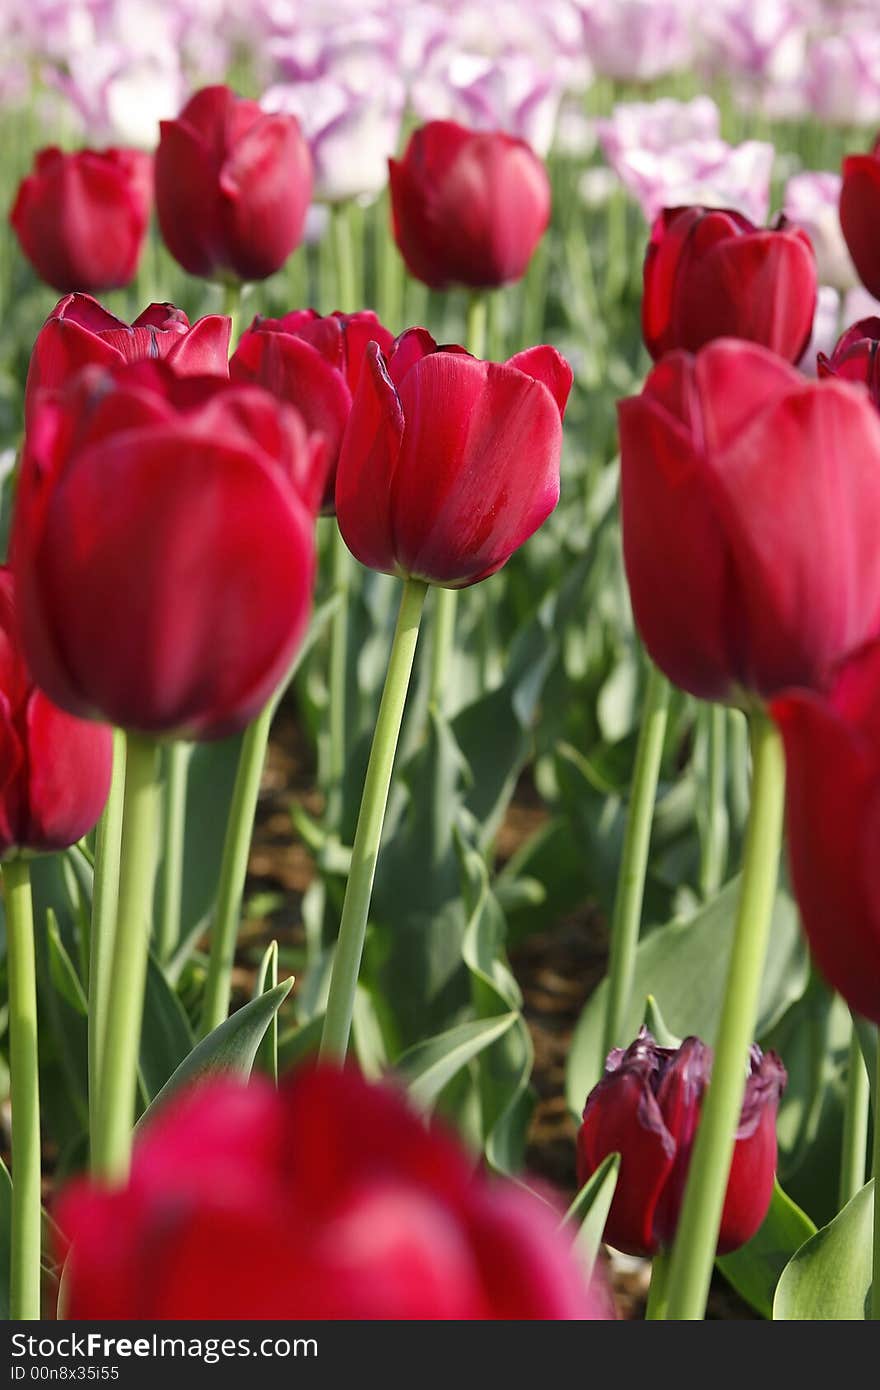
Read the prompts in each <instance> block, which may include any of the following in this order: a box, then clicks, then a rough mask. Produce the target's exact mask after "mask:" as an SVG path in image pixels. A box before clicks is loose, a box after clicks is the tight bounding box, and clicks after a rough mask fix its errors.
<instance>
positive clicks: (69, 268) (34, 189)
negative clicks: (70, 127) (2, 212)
mask: <svg viewBox="0 0 880 1390" xmlns="http://www.w3.org/2000/svg"><path fill="white" fill-rule="evenodd" d="M152 168H153V161H152V159H151V157H150V156H149V155H147V154H144V153H143V152H142V151H140V150H116V149H112V150H103V151H98V150H77V151H76V152H75V153H73V154H63V153H62V151H61V150H59V149H55V148H50V149H45V150H39V151H38V152H37V155H36V159H35V162H34V168H33V170H32V172H31V173H30V174H28V175H27V177H26V178H24V179H22V181H21V183H20V185H19V188H18V193H17V195H16V199H15V203H14V205H13V208H12V211H11V212H10V214H9V220H10V222H11V223H12V227H13V230H14V231H15V234H16V236H17V237H18V240H19V243H20V245H21V249H22V251H23V252H24V254H25V255H26V256H27V258H28V260H29V261H30V263H31V265H32V266H33V268H34V270H35V271H36V272H37V274H38V275H39V277H40V279H41V280H45V282H46V284H47V285H52V286H53V287H54V288H55V289H56V290H65V291H67V290H110V289H116V288H118V287H120V286H122V285H127V284H128V283H129V282H130V281H131V280H132V279H133V278H134V274H135V271H136V270H137V264H138V260H139V258H140V254H141V247H142V245H143V241H144V236H145V235H146V230H147V223H148V221H149V216H150V204H151V201H152V191H151V177H152Z"/></svg>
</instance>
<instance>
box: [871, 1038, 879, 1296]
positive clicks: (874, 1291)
mask: <svg viewBox="0 0 880 1390" xmlns="http://www.w3.org/2000/svg"><path fill="white" fill-rule="evenodd" d="M871 1171H872V1172H873V1174H874V1279H873V1282H872V1285H871V1317H872V1319H873V1320H874V1321H875V1322H876V1321H880V1196H878V1193H880V1039H878V1047H877V1076H876V1084H875V1087H874V1153H873V1158H872V1163H871Z"/></svg>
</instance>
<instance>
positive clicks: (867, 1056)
mask: <svg viewBox="0 0 880 1390" xmlns="http://www.w3.org/2000/svg"><path fill="white" fill-rule="evenodd" d="M852 1021H853V1028H854V1029H855V1033H856V1037H857V1038H858V1040H859V1047H860V1048H861V1049H862V1057H863V1058H864V1060H865V1070H866V1071H867V1073H868V1081H869V1082H870V1084H871V1104H872V1107H873V1109H874V1113H875V1114H876V1113H877V1032H878V1030H877V1025H876V1023H869V1022H868V1020H867V1019H866V1018H862V1016H861V1014H853V1016H852Z"/></svg>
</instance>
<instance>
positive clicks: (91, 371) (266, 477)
mask: <svg viewBox="0 0 880 1390" xmlns="http://www.w3.org/2000/svg"><path fill="white" fill-rule="evenodd" d="M324 470H325V465H324V445H323V441H320V440H314V439H310V438H309V437H308V436H307V434H306V430H305V427H304V425H303V423H302V421H301V420H300V418H299V416H298V415H297V413H296V412H295V411H294V410H293V409H291V408H290V407H289V406H281V405H279V404H278V403H277V402H276V401H275V400H274V399H273V398H272V397H271V396H269V395H268V394H267V393H266V392H264V391H261V390H260V389H259V388H258V387H255V386H248V387H245V386H234V385H232V384H231V383H229V382H227V381H223V380H221V379H220V378H218V377H177V376H175V374H174V373H173V372H172V371H171V369H170V368H169V367H167V365H166V364H165V363H161V362H137V363H130V364H125V365H123V366H120V367H115V368H112V369H101V368H87V369H86V370H85V371H83V372H81V373H79V374H78V376H76V377H75V378H74V379H73V380H72V381H71V382H69V383H68V384H67V385H66V387H65V388H63V389H61V390H60V391H57V392H54V393H52V392H42V393H39V394H38V397H37V400H36V402H35V405H34V409H33V414H32V420H31V423H30V425H29V428H28V432H27V437H26V441H25V449H24V456H23V461H22V471H21V479H20V483H19V490H18V495H17V498H16V508H15V515H14V518H13V534H12V545H11V553H12V563H13V568H14V569H15V572H16V578H17V581H18V585H19V593H20V602H21V627H22V634H23V641H24V647H25V651H26V653H27V654H28V657H29V659H30V661H31V665H32V668H33V670H34V674H35V677H36V679H37V680H38V681H39V683H40V685H41V687H42V688H43V689H45V690H46V691H47V693H48V694H49V695H51V696H52V698H53V699H55V700H57V702H58V703H59V704H60V705H61V706H62V707H63V708H64V709H67V710H69V711H70V712H71V713H73V714H77V715H81V716H85V717H101V718H104V719H107V720H109V721H110V722H112V723H113V724H116V725H118V726H120V727H122V728H126V729H131V730H137V731H142V732H144V733H148V734H172V735H174V736H177V737H188V738H201V739H205V738H215V737H219V736H221V735H223V734H226V733H230V732H233V731H234V730H236V729H239V728H242V727H243V726H244V725H245V724H247V723H249V722H250V720H251V719H252V718H254V716H255V715H256V714H257V713H258V711H259V710H260V709H261V708H262V707H263V705H264V704H265V702H266V700H267V699H268V697H269V696H270V694H271V693H272V691H273V690H274V689H275V687H276V686H277V684H278V682H279V681H280V680H281V678H282V676H283V675H284V674H285V673H286V672H287V670H288V668H289V666H290V662H291V660H292V658H293V655H294V652H295V650H296V648H297V645H298V643H299V641H300V639H301V637H302V635H303V633H304V631H305V627H306V624H307V622H308V616H309V610H310V606H311V596H312V583H313V578H314V536H313V532H314V513H315V510H316V508H317V505H318V502H319V500H320V496H321V493H322V491H323V486H324Z"/></svg>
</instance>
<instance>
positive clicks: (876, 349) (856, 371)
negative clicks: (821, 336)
mask: <svg viewBox="0 0 880 1390" xmlns="http://www.w3.org/2000/svg"><path fill="white" fill-rule="evenodd" d="M819 376H820V377H829V376H837V377H841V378H842V379H843V380H844V381H861V382H864V384H865V386H867V388H868V392H869V394H870V396H871V400H872V401H873V402H874V404H875V406H877V409H878V410H880V319H878V318H870V319H861V320H860V321H859V323H854V324H853V325H852V327H851V328H848V329H847V330H846V332H845V333H843V334H842V335H841V337H840V338H839V339H838V341H837V345H836V346H835V348H834V351H833V352H832V353H831V355H830V357H828V356H826V355H825V353H824V352H820V353H819Z"/></svg>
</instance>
